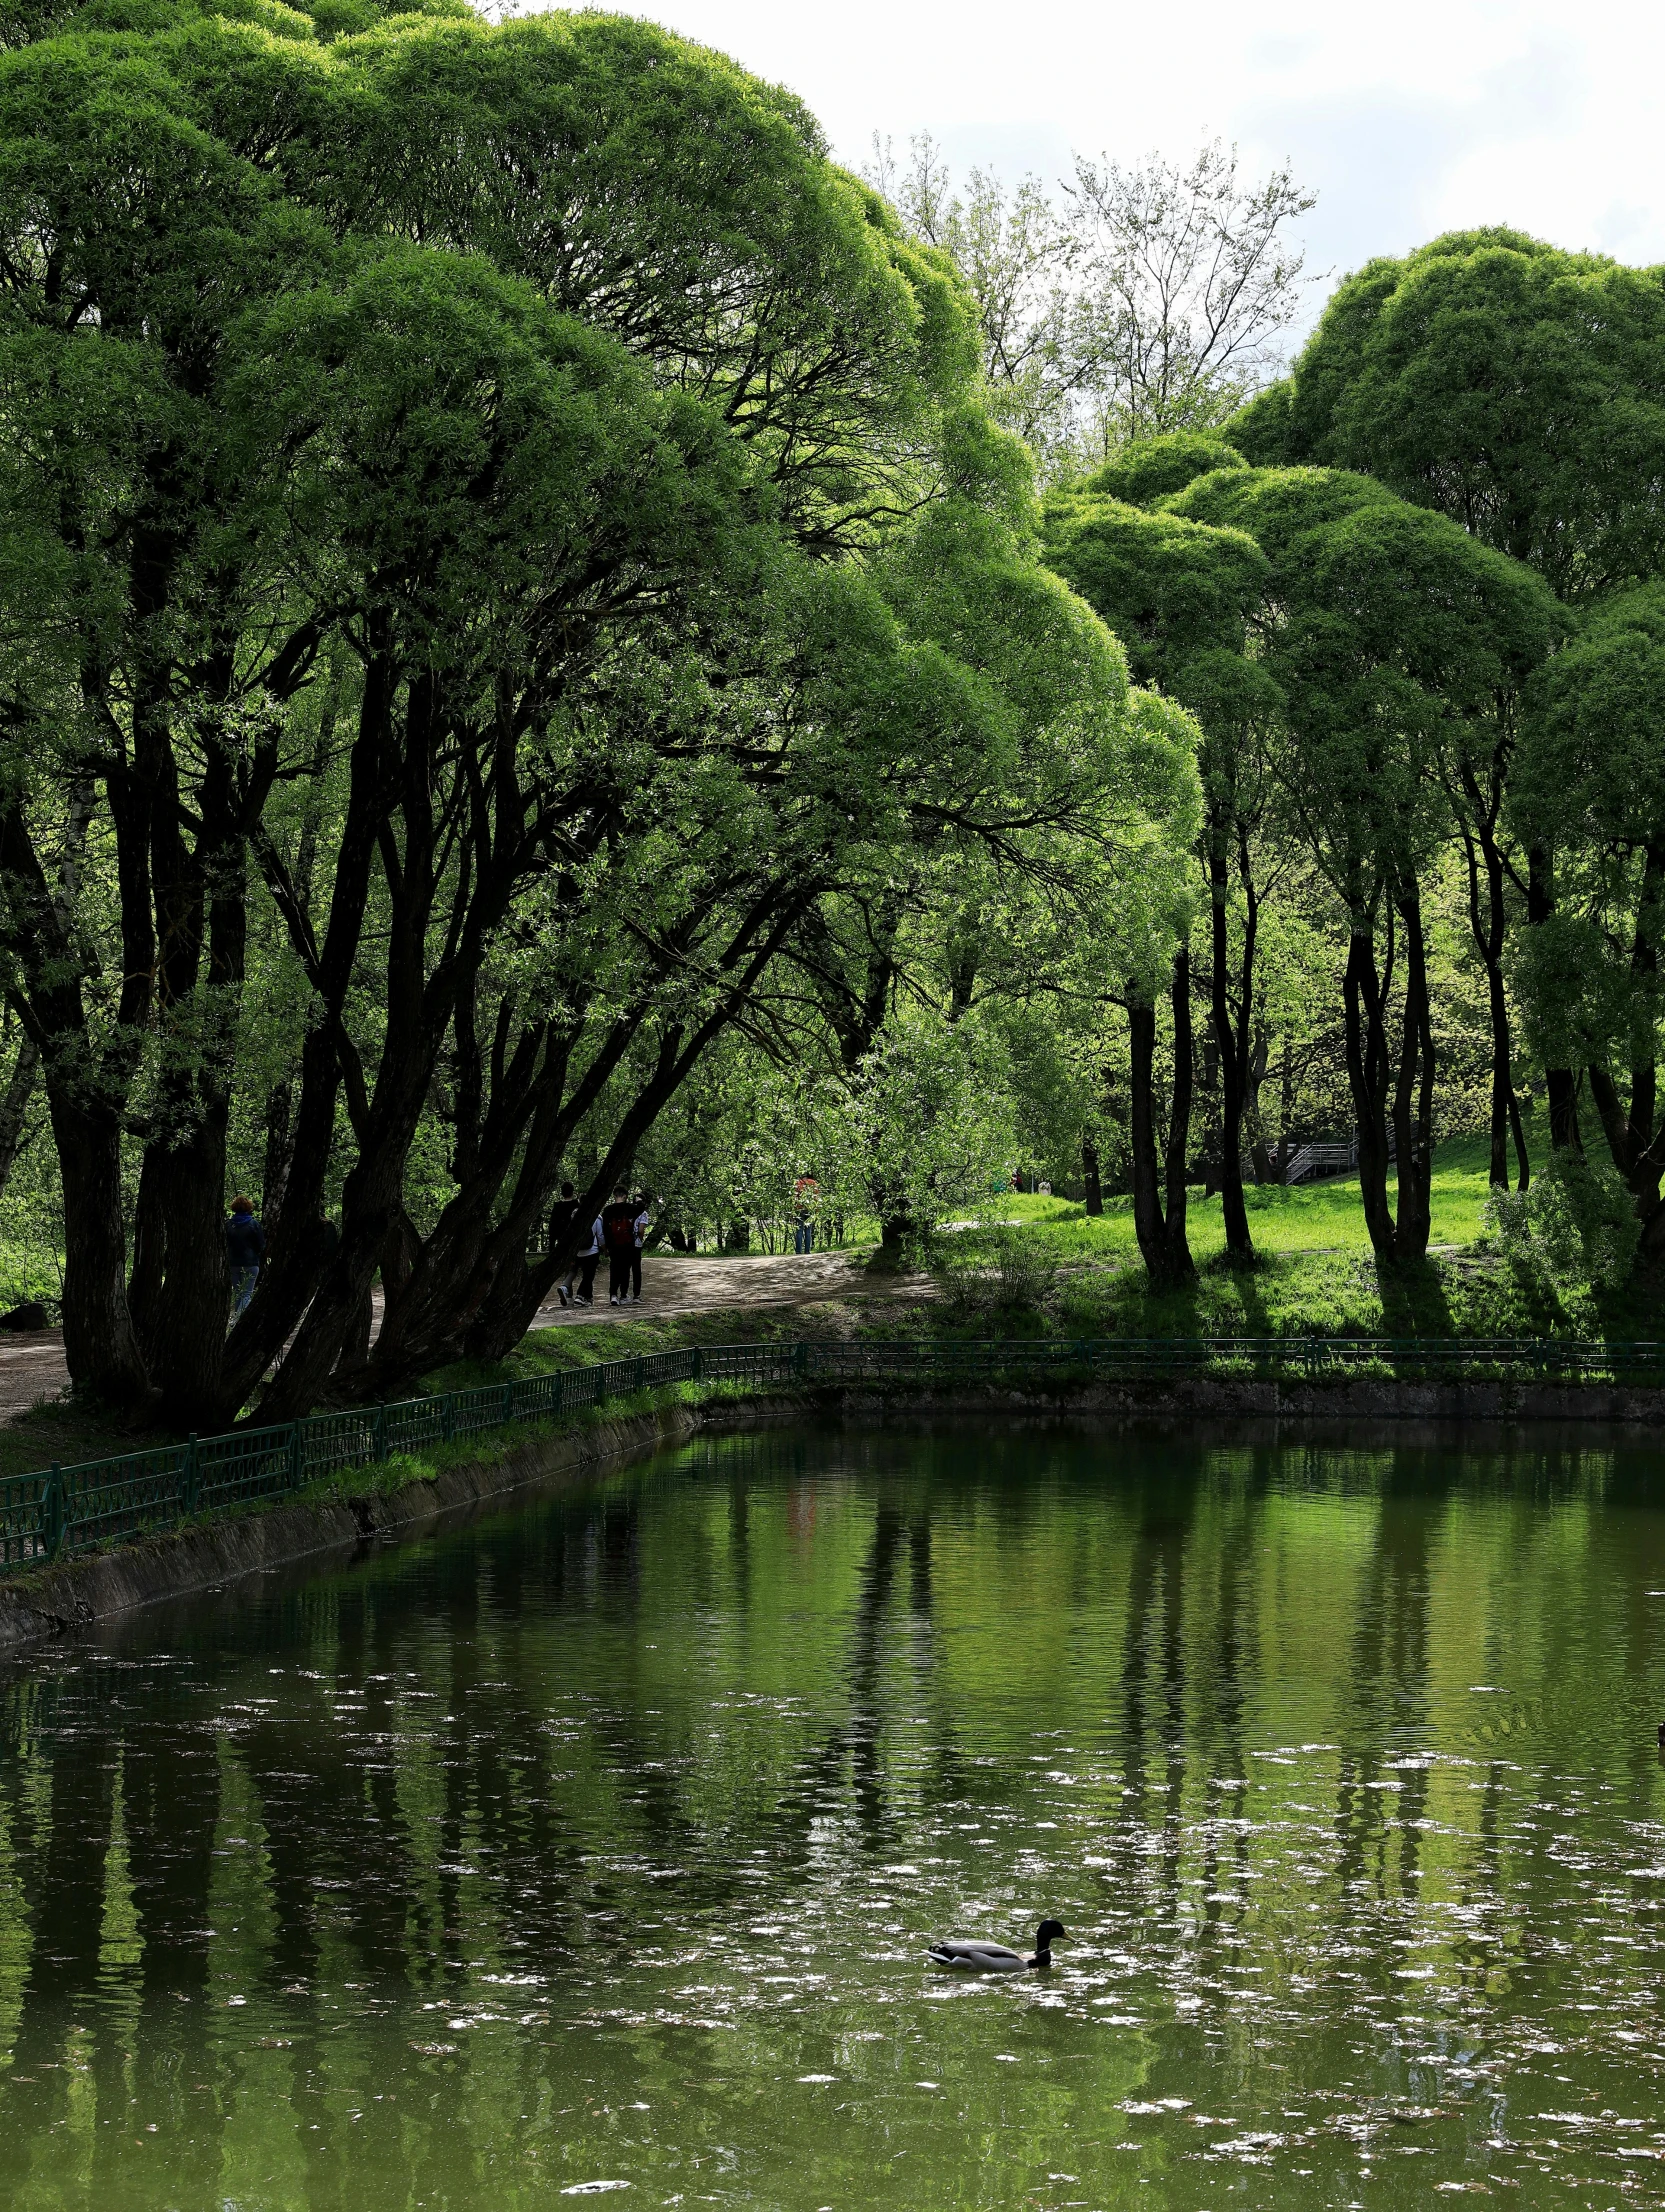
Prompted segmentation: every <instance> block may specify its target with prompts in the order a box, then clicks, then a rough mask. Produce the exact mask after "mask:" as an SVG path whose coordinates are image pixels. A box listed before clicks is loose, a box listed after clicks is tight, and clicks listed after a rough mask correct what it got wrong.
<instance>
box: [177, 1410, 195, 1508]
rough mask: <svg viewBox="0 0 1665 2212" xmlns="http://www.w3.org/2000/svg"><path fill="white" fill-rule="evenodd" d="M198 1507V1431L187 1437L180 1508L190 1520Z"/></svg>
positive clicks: (180, 1488)
mask: <svg viewBox="0 0 1665 2212" xmlns="http://www.w3.org/2000/svg"><path fill="white" fill-rule="evenodd" d="M196 1509H197V1432H196V1430H195V1429H193V1430H192V1431H191V1433H190V1435H189V1436H188V1437H187V1438H186V1439H185V1466H184V1471H183V1472H182V1474H181V1475H180V1478H179V1510H180V1513H181V1514H182V1515H183V1516H184V1517H185V1518H186V1519H187V1520H189V1518H190V1516H191V1515H192V1514H193V1513H194V1512H195V1511H196Z"/></svg>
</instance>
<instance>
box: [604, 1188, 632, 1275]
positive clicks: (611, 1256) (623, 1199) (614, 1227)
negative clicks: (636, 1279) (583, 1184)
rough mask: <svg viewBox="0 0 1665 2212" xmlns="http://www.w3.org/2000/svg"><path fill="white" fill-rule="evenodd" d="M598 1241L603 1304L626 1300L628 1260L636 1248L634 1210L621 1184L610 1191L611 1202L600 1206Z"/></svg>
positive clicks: (628, 1271)
mask: <svg viewBox="0 0 1665 2212" xmlns="http://www.w3.org/2000/svg"><path fill="white" fill-rule="evenodd" d="M601 1241H602V1243H603V1244H604V1245H605V1246H606V1248H607V1303H608V1304H609V1305H610V1306H624V1305H628V1304H629V1302H630V1260H631V1255H632V1254H633V1253H634V1251H635V1249H636V1209H635V1207H634V1206H632V1205H631V1203H630V1196H629V1193H628V1192H627V1191H626V1189H625V1187H624V1185H623V1184H622V1183H620V1184H618V1185H617V1187H616V1188H615V1189H614V1192H613V1203H612V1204H611V1205H610V1206H603V1207H602V1209H601Z"/></svg>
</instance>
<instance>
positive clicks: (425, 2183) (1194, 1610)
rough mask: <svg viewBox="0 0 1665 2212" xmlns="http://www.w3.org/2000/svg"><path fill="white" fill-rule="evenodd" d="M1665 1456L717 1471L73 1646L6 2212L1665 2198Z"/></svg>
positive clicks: (722, 1444)
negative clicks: (954, 1947)
mask: <svg viewBox="0 0 1665 2212" xmlns="http://www.w3.org/2000/svg"><path fill="white" fill-rule="evenodd" d="M1377 1433H1378V1435H1380V1433H1381V1432H1377ZM1662 1468H1665V1458H1662V1456H1661V1455H1660V1454H1659V1453H1658V1452H1656V1451H1654V1450H1651V1449H1647V1448H1644V1447H1642V1446H1640V1445H1638V1444H1636V1443H1635V1442H1632V1443H1629V1444H1623V1443H1621V1444H1618V1445H1614V1444H1612V1443H1611V1442H1604V1441H1602V1440H1601V1439H1599V1438H1596V1437H1594V1436H1585V1437H1583V1438H1579V1437H1577V1436H1569V1435H1567V1434H1565V1433H1562V1434H1561V1435H1559V1436H1558V1437H1557V1438H1555V1439H1552V1440H1550V1441H1547V1442H1546V1441H1545V1440H1543V1439H1541V1438H1540V1439H1537V1440H1533V1439H1523V1438H1519V1437H1517V1438H1515V1439H1513V1440H1508V1439H1493V1440H1491V1441H1489V1442H1486V1443H1485V1444H1484V1445H1482V1446H1476V1445H1475V1444H1474V1443H1473V1442H1472V1441H1471V1442H1470V1443H1469V1444H1468V1445H1466V1446H1461V1445H1459V1444H1457V1443H1453V1442H1447V1443H1445V1444H1439V1443H1436V1442H1431V1441H1429V1440H1428V1438H1426V1437H1421V1438H1417V1439H1409V1438H1407V1439H1406V1440H1402V1441H1400V1442H1399V1443H1397V1444H1395V1443H1393V1442H1392V1441H1391V1437H1390V1440H1389V1442H1388V1443H1387V1444H1385V1445H1382V1444H1378V1445H1375V1446H1373V1447H1372V1448H1364V1447H1362V1446H1360V1445H1358V1444H1356V1443H1350V1442H1348V1441H1346V1439H1344V1438H1342V1439H1338V1440H1337V1441H1335V1442H1332V1443H1329V1444H1322V1445H1321V1444H1319V1443H1315V1442H1308V1441H1294V1442H1292V1441H1290V1440H1289V1439H1288V1438H1287V1437H1286V1438H1285V1439H1284V1440H1283V1441H1282V1442H1281V1443H1274V1442H1255V1441H1253V1440H1249V1441H1233V1440H1229V1439H1226V1438H1224V1437H1221V1438H1220V1439H1219V1440H1210V1439H1209V1438H1207V1437H1206V1436H1204V1437H1200V1438H1187V1439H1186V1440H1183V1441H1181V1440H1177V1439H1176V1438H1173V1437H1157V1436H1146V1437H1143V1438H1141V1437H1139V1436H1135V1435H1123V1434H1117V1433H1115V1432H1105V1433H1098V1434H1092V1435H1089V1434H1087V1433H1085V1432H1084V1431H1081V1430H1071V1429H1069V1428H1064V1427H1059V1428H1044V1427H1034V1428H1013V1429H1012V1430H1010V1431H1004V1432H1003V1431H1002V1430H1000V1429H999V1428H997V1427H990V1426H987V1425H984V1426H979V1427H972V1426H969V1425H968V1426H965V1427H959V1428H946V1427H945V1428H940V1429H936V1430H920V1431H917V1432H902V1433H896V1432H890V1433H887V1434H883V1435H880V1434H875V1433H869V1432H863V1431H859V1430H850V1431H845V1432H836V1431H835V1432H831V1433H828V1432H817V1433H808V1432H801V1433H800V1432H787V1431H782V1432H769V1433H765V1434H763V1435H761V1436H749V1437H738V1438H727V1439H707V1440H701V1441H698V1442H696V1443H694V1444H692V1445H690V1446H688V1447H687V1448H685V1449H683V1450H681V1451H678V1452H675V1453H668V1454H666V1455H664V1456H662V1457H661V1458H659V1459H656V1460H654V1461H652V1462H649V1463H646V1464H644V1465H642V1466H640V1467H638V1468H636V1469H633V1470H628V1471H625V1472H623V1473H621V1474H619V1475H616V1476H614V1477H613V1478H611V1479H610V1480H608V1481H606V1482H603V1483H598V1484H596V1485H594V1486H593V1487H590V1488H588V1489H586V1490H584V1491H582V1492H569V1493H567V1494H566V1495H564V1496H562V1497H558V1498H555V1499H553V1500H551V1499H548V1498H545V1499H541V1500H537V1501H533V1502H528V1503H525V1504H523V1505H521V1506H519V1507H518V1508H517V1509H516V1510H514V1511H512V1512H509V1513H505V1514H502V1515H500V1516H499V1517H497V1518H495V1519H493V1520H491V1521H489V1522H482V1523H480V1524H478V1525H476V1526H473V1527H471V1528H464V1529H460V1530H455V1531H452V1532H451V1533H448V1534H445V1535H442V1536H440V1537H438V1538H435V1539H433V1540H431V1541H428V1542H426V1543H424V1544H422V1545H420V1546H416V1547H413V1548H410V1549H406V1550H389V1551H383V1552H379V1553H376V1554H373V1555H371V1556H369V1557H367V1558H365V1559H362V1560H359V1561H357V1562H354V1563H352V1564H344V1565H341V1566H338V1567H332V1568H330V1569H328V1570H327V1571H323V1572H318V1571H311V1572H310V1573H309V1572H305V1571H300V1570H296V1571H291V1572H290V1573H288V1574H287V1575H283V1576H274V1577H269V1578H267V1580H266V1581H265V1582H264V1583H260V1584H256V1585H253V1586H247V1585H245V1586H240V1587H238V1588H236V1589H234V1590H231V1591H227V1592H224V1593H221V1594H218V1595H216V1596H214V1597H210V1598H205V1599H202V1600H198V1601H195V1602H194V1603H193V1604H191V1605H189V1606H180V1607H176V1608H172V1609H169V1610H168V1611H166V1612H159V1613H155V1614H148V1615H144V1616H139V1617H136V1618H135V1619H134V1620H133V1621H132V1622H131V1624H130V1625H129V1626H128V1627H127V1628H126V1629H125V1630H124V1631H123V1632H122V1633H120V1634H119V1635H116V1634H108V1633H107V1634H106V1635H105V1636H104V1637H103V1638H102V1639H101V1640H100V1641H99V1642H98V1643H97V1644H96V1645H95V1644H93V1643H91V1642H88V1641H83V1640H73V1639H66V1640H64V1641H62V1642H60V1643H58V1644H56V1645H53V1646H51V1647H48V1648H46V1649H44V1650H41V1651H39V1652H36V1653H33V1654H29V1655H27V1656H25V1657H23V1658H14V1659H13V1660H11V1661H10V1662H8V1663H7V1664H6V1666H5V1668H4V1670H3V1672H0V2207H4V2212H13V2208H16V2212H141V2208H142V2212H321V2208H323V2207H326V2206H327V2207H330V2208H331V2212H335V2208H337V2207H340V2208H343V2212H393V2208H394V2207H399V2208H404V2207H411V2206H422V2207H430V2206H431V2207H448V2208H456V2212H475V2208H479V2212H488V2208H489V2212H522V2208H530V2207H538V2208H544V2207H548V2208H551V2212H553V2208H555V2207H557V2206H558V2205H560V2204H562V2203H564V2202H565V2201H566V2200H567V2199H569V2198H570V2199H573V2200H575V2201H576V2200H577V2199H579V2198H584V2197H597V2198H606V2199H608V2200H616V2201H617V2202H618V2203H619V2204H620V2205H621V2206H623V2207H628V2206H629V2205H631V2204H637V2205H642V2206H650V2205H651V2206H657V2205H668V2204H686V2205H689V2206H693V2205H698V2204H711V2205H720V2206H735V2207H769V2208H774V2207H780V2208H782V2212H800V2208H802V2212H816V2208H819V2207H832V2208H834V2212H846V2208H849V2212H856V2208H871V2212H891V2208H896V2212H900V2208H909V2212H913V2208H919V2212H924V2208H926V2207H937V2206H956V2205H966V2206H973V2205H974V2206H987V2207H991V2208H992V2207H1006V2206H1013V2205H1025V2206H1028V2205H1034V2206H1048V2207H1050V2206H1057V2207H1066V2206H1077V2207H1104V2206H1111V2205H1115V2206H1128V2207H1141V2208H1145V2212H1170V2208H1171V2212H1195V2208H1200V2207H1203V2206H1208V2205H1214V2204H1222V2205H1228V2206H1239V2205H1241V2206H1266V2207H1271V2206H1274V2205H1275V2206H1277V2207H1279V2208H1283V2207H1306V2206H1312V2207H1318V2206H1324V2207H1330V2206H1336V2207H1342V2206H1354V2205H1359V2206H1369V2205H1381V2206H1383V2207H1394V2208H1397V2207H1409V2206H1412V2205H1416V2206H1418V2207H1423V2206H1427V2205H1428V2204H1430V2203H1431V2202H1433V2201H1434V2200H1435V2199H1436V2198H1439V2197H1442V2196H1444V2195H1447V2194H1450V2195H1452V2196H1455V2195H1458V2194H1479V2193H1491V2194H1494V2195H1498V2196H1504V2197H1510V2196H1512V2197H1513V2198H1514V2200H1515V2201H1516V2202H1517V2203H1519V2204H1521V2205H1523V2206H1524V2205H1527V2204H1531V2205H1533V2206H1543V2205H1558V2204H1567V2205H1571V2204H1578V2205H1581V2206H1585V2207H1598V2208H1599V2207H1604V2206H1608V2205H1612V2206H1621V2205H1665V2078H1662V2077H1665V2032H1662V2031H1665V2023H1662V2018H1661V2013H1662V2006H1665V1998H1662V1986H1665V1983H1662V1974H1665V1771H1662V1769H1661V1764H1660V1757H1659V1753H1658V1752H1657V1750H1656V1748H1655V1740H1654V1738H1655V1729H1656V1727H1657V1724H1658V1721H1659V1719H1660V1718H1661V1717H1662V1716H1665V1510H1662V1509H1661V1506H1660V1504H1658V1503H1657V1502H1655V1501H1656V1500H1658V1499H1659V1498H1660V1496H1661V1489H1660V1476H1661V1470H1662ZM1047 1916H1056V1917H1057V1918H1058V1919H1060V1920H1062V1921H1063V1923H1064V1924H1065V1926H1066V1928H1067V1929H1068V1930H1069V1938H1068V1940H1067V1942H1064V1943H1061V1944H1060V1945H1058V1947H1057V1950H1056V1954H1055V1955H1056V1961H1057V1963H1056V1965H1055V1967H1054V1969H1053V1971H1052V1972H1051V1973H1050V1974H1046V1975H1041V1974H1026V1975H1022V1976H1018V1977H1013V1978H1010V1979H1007V1978H999V1979H988V1980H962V1979H959V1978H956V1977H954V1976H951V1975H948V1974H945V1973H941V1972H939V1971H936V1970H934V1969H932V1968H931V1967H930V1966H929V1965H928V1964H927V1962H926V1961H925V1960H924V1958H923V1951H924V1947H925V1944H926V1943H927V1942H928V1941H929V1940H930V1939H931V1938H932V1937H933V1936H939V1935H946V1934H965V1935H979V1936H985V1937H993V1938H995V1939H997V1940H1000V1941H1004V1942H1010V1943H1016V1944H1022V1945H1023V1946H1025V1947H1026V1948H1027V1947H1028V1946H1030V1945H1031V1944H1032V1941H1033V1936H1034V1931H1035V1927H1036V1924H1037V1922H1038V1921H1039V1920H1041V1919H1042V1918H1043V1917H1047Z"/></svg>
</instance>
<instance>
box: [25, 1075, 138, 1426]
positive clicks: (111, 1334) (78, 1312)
mask: <svg viewBox="0 0 1665 2212" xmlns="http://www.w3.org/2000/svg"><path fill="white" fill-rule="evenodd" d="M46 1088H47V1098H48V1101H49V1103H50V1106H51V1111H52V1134H53V1137H54V1139H55V1141H56V1143H57V1148H58V1166H59V1171H60V1174H61V1176H62V1180H63V1191H64V1358H65V1361H66V1363H67V1364H68V1367H69V1372H70V1378H71V1380H72V1381H73V1383H74V1384H75V1387H76V1389H77V1390H78V1391H86V1392H89V1393H90V1394H91V1395H92V1396H93V1397H95V1398H102V1399H105V1400H107V1401H108V1402H109V1403H111V1404H114V1405H131V1404H133V1403H135V1402H136V1401H138V1400H141V1399H143V1398H144V1397H145V1396H146V1395H147V1394H148V1388H149V1381H148V1377H147V1375H146V1373H145V1363H144V1360H143V1358H142V1356H141V1354H140V1351H139V1340H138V1338H137V1336H136V1335H135V1334H134V1330H133V1319H132V1315H131V1314H130V1313H129V1312H128V1308H127V1283H126V1276H127V1267H126V1260H127V1244H126V1238H125V1236H124V1234H123V1227H122V1209H121V1122H120V1118H119V1116H118V1115H117V1114H116V1113H115V1112H114V1111H113V1110H112V1109H111V1108H110V1107H108V1106H107V1105H104V1104H102V1103H91V1104H83V1103H81V1102H79V1101H77V1100H76V1099H75V1098H74V1097H73V1096H71V1095H70V1093H71V1091H72V1089H73V1077H71V1078H70V1079H69V1080H68V1081H66V1080H65V1079H64V1078H63V1077H62V1076H56V1075H55V1072H54V1070H53V1069H52V1067H51V1065H50V1063H49V1064H48V1068H47V1079H46Z"/></svg>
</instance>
